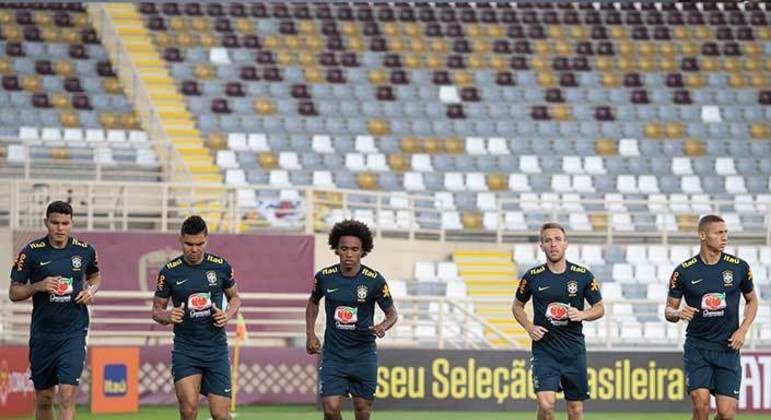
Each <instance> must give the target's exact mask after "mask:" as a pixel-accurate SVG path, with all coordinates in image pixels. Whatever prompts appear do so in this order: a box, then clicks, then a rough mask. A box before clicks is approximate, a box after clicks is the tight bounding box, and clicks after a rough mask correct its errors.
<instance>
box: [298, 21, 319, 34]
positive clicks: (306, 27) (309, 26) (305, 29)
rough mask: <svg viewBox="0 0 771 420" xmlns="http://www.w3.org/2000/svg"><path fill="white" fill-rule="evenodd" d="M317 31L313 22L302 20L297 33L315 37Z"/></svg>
mask: <svg viewBox="0 0 771 420" xmlns="http://www.w3.org/2000/svg"><path fill="white" fill-rule="evenodd" d="M316 31H317V29H316V25H315V24H314V23H313V21H312V20H301V21H300V23H299V24H298V25H297V32H299V33H301V34H304V35H315V34H316Z"/></svg>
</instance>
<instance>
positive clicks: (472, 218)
mask: <svg viewBox="0 0 771 420" xmlns="http://www.w3.org/2000/svg"><path fill="white" fill-rule="evenodd" d="M461 220H462V222H463V228H464V229H481V228H482V215H481V214H480V213H479V212H475V211H464V212H463V215H462V217H461Z"/></svg>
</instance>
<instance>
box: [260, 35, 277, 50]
mask: <svg viewBox="0 0 771 420" xmlns="http://www.w3.org/2000/svg"><path fill="white" fill-rule="evenodd" d="M280 46H281V38H279V37H278V36H276V35H268V36H266V37H265V38H263V47H265V49H269V50H272V49H276V48H278V47H280Z"/></svg>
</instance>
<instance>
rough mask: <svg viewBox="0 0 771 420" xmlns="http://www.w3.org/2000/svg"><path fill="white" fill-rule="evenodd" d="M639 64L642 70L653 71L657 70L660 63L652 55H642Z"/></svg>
mask: <svg viewBox="0 0 771 420" xmlns="http://www.w3.org/2000/svg"><path fill="white" fill-rule="evenodd" d="M638 64H639V66H640V71H644V72H652V71H656V68H657V64H658V63H657V62H656V60H655V59H653V58H651V57H647V56H642V57H640V61H639V63H638Z"/></svg>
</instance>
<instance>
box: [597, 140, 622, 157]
mask: <svg viewBox="0 0 771 420" xmlns="http://www.w3.org/2000/svg"><path fill="white" fill-rule="evenodd" d="M595 150H596V151H597V154H598V155H600V156H615V155H617V154H618V145H617V144H616V142H615V140H612V139H599V140H597V143H596V144H595Z"/></svg>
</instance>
